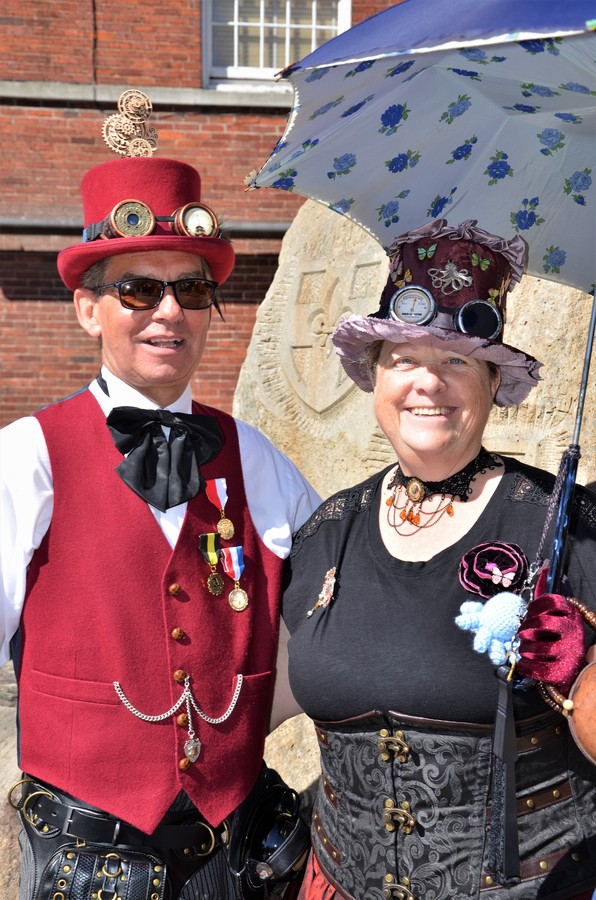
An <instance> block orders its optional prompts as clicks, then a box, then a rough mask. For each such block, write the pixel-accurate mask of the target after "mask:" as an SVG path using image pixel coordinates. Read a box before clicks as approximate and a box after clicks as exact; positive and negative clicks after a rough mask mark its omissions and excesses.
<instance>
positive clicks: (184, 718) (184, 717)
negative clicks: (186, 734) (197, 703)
mask: <svg viewBox="0 0 596 900" xmlns="http://www.w3.org/2000/svg"><path fill="white" fill-rule="evenodd" d="M176 724H178V725H180V727H181V728H186V726H187V725H188V713H180V715H179V716H177V717H176Z"/></svg>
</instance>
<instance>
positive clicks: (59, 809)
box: [21, 782, 227, 856]
mask: <svg viewBox="0 0 596 900" xmlns="http://www.w3.org/2000/svg"><path fill="white" fill-rule="evenodd" d="M28 787H29V790H28V791H27V792H26V796H24V798H23V801H22V806H21V809H22V812H23V815H24V816H25V818H26V819H27V821H28V822H29V824H30V825H32V826H33V827H34V828H35V829H36V830H37V831H38V832H40V831H43V826H44V825H46V826H48V828H50V829H58V830H59V831H60V832H61V833H62V834H64V835H67V836H68V837H72V838H78V839H79V840H83V841H90V842H91V843H96V844H110V845H111V846H116V845H126V846H133V847H140V846H143V847H158V848H161V849H166V848H167V849H172V850H179V849H186V848H188V849H189V850H193V852H194V854H195V855H198V856H209V855H210V854H211V853H212V852H213V850H214V849H215V848H216V846H220V845H221V843H225V841H226V837H227V826H226V825H225V823H224V824H222V826H220V827H219V828H218V829H217V831H216V830H215V829H213V828H212V827H211V825H209V823H208V822H205V821H203V820H202V819H201V818H200V816H199V814H198V813H194V814H193V813H192V812H190V813H189V812H184V813H177V814H172V816H173V817H174V816H175V817H176V818H177V819H179V820H180V819H181V820H182V821H180V822H179V824H178V823H176V822H173V823H162V824H161V825H158V827H157V828H156V829H155V831H154V832H152V833H151V834H145V832H143V831H140V830H139V829H138V828H135V827H134V826H133V825H129V824H128V822H124V821H122V819H115V818H114V817H113V816H109V815H107V814H106V813H102V812H100V811H99V810H98V811H95V810H93V809H85V808H83V807H81V806H76V805H69V804H68V803H64V802H61V801H60V800H58V799H57V798H56V796H55V794H54V793H53V791H52V792H51V791H50V789H49V788H48V787H46V786H45V785H43V784H38V783H36V782H32V783H30V784H29V786H28ZM40 826H41V827H40Z"/></svg>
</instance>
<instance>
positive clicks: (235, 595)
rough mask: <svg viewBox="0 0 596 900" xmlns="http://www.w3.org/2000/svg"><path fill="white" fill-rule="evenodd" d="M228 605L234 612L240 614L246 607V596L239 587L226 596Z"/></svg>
mask: <svg viewBox="0 0 596 900" xmlns="http://www.w3.org/2000/svg"><path fill="white" fill-rule="evenodd" d="M228 603H229V604H230V606H231V607H232V609H234V610H236V612H242V610H243V609H246V607H247V606H248V594H247V593H246V591H245V590H243V589H242V588H241V587H235V588H234V590H233V591H230V593H229V595H228Z"/></svg>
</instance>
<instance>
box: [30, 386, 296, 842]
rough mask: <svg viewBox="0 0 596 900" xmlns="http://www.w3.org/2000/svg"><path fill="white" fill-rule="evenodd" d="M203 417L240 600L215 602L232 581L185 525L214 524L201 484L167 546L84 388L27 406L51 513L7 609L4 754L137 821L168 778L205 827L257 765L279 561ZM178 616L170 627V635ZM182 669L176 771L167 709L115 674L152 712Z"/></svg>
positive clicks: (173, 696)
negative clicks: (235, 552) (20, 589)
mask: <svg viewBox="0 0 596 900" xmlns="http://www.w3.org/2000/svg"><path fill="white" fill-rule="evenodd" d="M193 411H194V412H199V413H208V414H210V415H214V416H215V417H216V418H217V420H218V422H219V424H220V425H221V427H222V430H223V433H224V437H225V441H224V445H223V447H222V449H221V451H220V452H219V454H218V455H217V457H216V458H215V459H214V460H212V461H211V462H210V463H208V464H207V465H204V466H202V467H201V472H202V474H203V476H204V477H205V478H219V477H225V478H226V479H227V489H228V497H229V499H228V502H227V504H226V515H227V517H228V518H230V519H231V520H232V522H233V523H234V527H235V534H234V537H233V538H232V540H231V541H223V540H222V546H229V545H241V546H242V548H243V553H244V562H245V569H244V574H243V575H242V577H241V580H240V586H241V587H243V588H244V589H245V590H246V592H247V594H248V596H249V605H248V608H247V609H245V610H244V611H243V612H236V611H235V610H233V609H232V608H231V607H230V605H229V603H228V599H227V597H228V593H229V592H230V590H231V589H232V588H233V586H234V585H233V582H232V580H231V579H230V578H229V576H227V575H226V574H225V573H224V572H223V569H222V567H221V564H219V565H218V571H219V572H220V574H222V576H223V578H224V581H225V588H224V592H223V593H222V594H221V595H220V596H219V597H216V596H213V595H212V594H210V593H209V591H208V590H207V588H206V579H207V576H208V575H209V574H210V569H209V566H208V564H207V563H206V562H205V560H204V559H203V557H202V555H201V553H200V551H199V535H200V534H202V533H205V532H213V531H215V526H216V523H217V521H218V519H219V512H218V510H216V509H215V507H214V506H212V504H211V503H210V502H209V500H208V498H207V496H206V494H205V493H204V492H203V493H201V494H199V495H198V496H197V497H195V498H194V499H193V500H191V501H190V503H189V504H188V507H187V512H186V516H185V519H184V523H183V525H182V530H181V533H180V537H179V539H178V542H177V544H176V547H175V549H174V550H173V551H172V550H171V548H170V546H169V544H168V543H167V541H166V539H165V537H164V536H163V534H162V532H161V530H160V528H159V526H158V524H157V522H156V521H155V519H154V517H153V515H152V513H151V511H150V510H149V508H148V507H147V504H146V503H145V502H144V501H143V500H141V499H140V498H139V497H137V495H136V494H135V493H134V492H133V491H131V490H130V489H129V488H128V487H126V485H125V484H124V483H123V482H122V481H121V479H120V477H119V476H118V475H117V474H116V472H115V471H114V469H115V467H116V466H117V465H118V464H119V462H120V461H121V460H122V456H121V454H120V453H119V451H118V450H116V448H115V446H114V444H113V442H112V439H111V436H110V433H109V431H108V428H107V426H106V421H105V416H104V415H103V413H102V411H101V409H100V407H99V406H98V404H97V401H96V400H95V398H94V397H93V395H92V394H91V393H90V392H89V391H88V390H85V391H83V392H82V393H79V394H77V395H75V396H74V397H72V398H70V399H68V400H65V401H61V402H59V403H56V404H54V405H52V406H50V407H48V408H47V409H45V410H43V411H41V412H40V413H38V414H37V419H38V420H39V422H40V424H41V427H42V429H43V432H44V435H45V439H46V442H47V446H48V451H49V456H50V462H51V466H52V473H53V479H54V511H53V516H52V522H51V525H50V528H49V531H48V533H47V534H46V536H45V538H44V540H43V542H42V544H41V546H40V548H39V549H38V550H37V551H36V552H35V554H34V557H33V560H32V562H31V565H30V568H29V573H28V585H27V595H26V600H25V606H24V609H23V615H22V620H21V639H22V653H21V664H20V672H19V716H20V765H21V768H22V769H23V771H25V772H28V773H30V774H31V775H33V776H36V777H38V778H41V779H44V780H46V781H48V782H50V783H51V784H53V785H55V786H56V787H57V788H59V789H62V790H64V791H67V792H68V793H70V794H73V795H74V796H75V797H77V798H79V799H81V800H83V801H86V802H87V803H91V804H93V805H95V806H98V807H100V808H101V809H104V810H106V811H108V812H110V813H112V814H113V815H115V816H118V817H119V818H123V819H125V820H126V821H128V822H131V823H132V824H133V825H135V826H136V827H138V828H140V829H142V830H143V831H145V832H151V831H152V830H153V829H154V828H155V827H156V825H157V824H158V823H159V821H160V820H161V818H162V817H163V815H164V813H165V812H166V810H167V809H168V807H169V806H170V804H171V803H172V801H173V800H174V798H175V797H176V796H177V794H178V793H179V791H180V790H181V789H183V790H185V791H186V792H187V794H188V795H189V796H190V797H191V798H192V800H193V801H194V803H195V804H196V805H197V806H198V808H199V809H200V811H201V812H202V814H203V815H204V816H205V817H206V818H207V819H208V820H209V821H210V822H211V823H212V824H218V823H219V822H220V821H221V820H222V819H223V818H225V816H226V815H228V814H229V813H230V812H231V810H233V809H234V808H235V807H236V806H237V805H238V803H239V802H240V801H241V800H243V798H244V797H245V796H246V794H247V793H248V791H249V790H250V788H251V787H252V784H253V783H254V781H255V778H256V775H257V773H258V771H259V767H260V764H261V758H262V753H263V742H264V738H265V734H266V726H267V720H268V716H269V711H270V702H271V693H272V683H273V669H274V665H275V653H276V644H277V637H278V615H279V593H280V580H281V566H282V561H281V560H280V559H279V558H278V557H277V556H275V554H273V553H272V552H271V551H270V550H268V549H267V547H266V546H265V545H264V544H263V542H262V541H261V539H260V537H259V535H258V534H257V532H256V530H255V527H254V525H253V523H252V520H251V517H250V513H249V511H248V508H247V503H246V495H245V492H244V483H243V478H242V469H241V463H240V453H239V447H238V437H237V431H236V426H235V424H234V421H233V419H232V418H231V417H230V416H227V415H225V414H224V413H221V412H219V411H216V410H212V409H209V408H206V407H200V406H198V405H197V404H193ZM176 629H182V631H183V632H184V637H182V638H180V632H179V631H176ZM180 671H182V672H183V673H187V674H188V675H189V676H190V685H191V688H192V692H193V696H194V698H195V699H196V702H197V704H198V706H199V707H200V709H201V710H202V711H203V712H204V713H205V714H206V715H207V716H210V717H213V718H218V717H220V716H222V715H224V714H225V712H226V711H227V710H228V707H229V705H230V702H231V700H232V697H233V695H234V690H235V687H236V683H237V675H238V674H242V675H243V676H244V677H243V683H242V687H241V690H240V695H239V697H238V701H237V703H236V706H235V708H234V710H233V712H232V713H231V715H230V716H229V717H228V718H227V719H226V720H225V721H224V722H222V723H219V724H209V723H207V722H205V721H204V720H203V719H202V718H201V717H200V716H199V715H198V714H197V713H196V712H194V711H193V725H194V730H195V732H196V736H197V737H198V739H199V740H200V741H201V744H202V748H201V752H200V755H199V758H198V760H197V761H196V762H195V763H193V764H192V765H191V766H190V767H189V768H188V769H187V770H186V771H183V770H181V769H180V767H179V761H180V760H182V759H183V758H184V743H185V741H186V740H188V731H187V729H186V727H184V725H183V724H178V721H177V720H178V717H179V716H180V714H181V713H183V712H184V711H185V708H184V707H182V708H180V709H178V711H177V712H175V713H173V714H172V715H170V716H169V717H168V718H167V719H166V720H165V721H161V722H157V723H155V722H147V721H143V720H141V719H139V718H137V717H136V716H135V715H133V714H132V713H131V712H130V711H129V710H128V709H127V708H126V707H125V706H124V704H123V703H122V702H121V700H120V699H119V698H118V696H117V694H116V691H115V689H114V686H113V682H114V681H118V682H120V684H121V687H122V690H123V691H124V693H125V694H126V696H127V698H128V700H129V701H130V702H131V703H132V704H133V705H134V706H135V707H136V709H137V710H139V711H141V712H142V713H144V714H146V715H150V716H155V715H161V714H162V713H164V712H166V711H168V710H170V709H171V708H172V707H173V706H174V705H175V704H176V702H177V701H178V700H179V698H180V696H181V694H182V691H183V688H184V685H183V684H180V683H179V681H177V680H175V677H174V673H177V676H176V677H177V678H179V677H180V675H179V672H180Z"/></svg>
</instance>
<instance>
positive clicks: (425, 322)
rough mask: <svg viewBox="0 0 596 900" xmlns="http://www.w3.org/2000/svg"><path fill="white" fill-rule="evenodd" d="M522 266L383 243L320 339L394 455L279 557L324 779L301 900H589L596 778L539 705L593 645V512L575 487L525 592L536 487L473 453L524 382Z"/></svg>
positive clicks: (430, 235)
mask: <svg viewBox="0 0 596 900" xmlns="http://www.w3.org/2000/svg"><path fill="white" fill-rule="evenodd" d="M524 255H525V245H524V242H523V241H522V240H521V238H519V237H515V238H514V239H513V240H509V241H507V240H503V239H501V238H499V237H496V236H494V235H491V234H488V233H486V232H485V231H482V230H481V229H479V228H477V227H476V223H475V222H472V221H469V222H464V223H463V224H461V225H460V226H459V227H457V228H454V227H450V226H448V225H447V223H446V222H445V221H444V220H438V221H434V222H430V223H428V224H427V225H424V226H423V227H421V228H419V229H416V230H415V231H412V232H410V233H408V234H405V235H402V236H401V237H399V238H398V239H397V240H396V241H395V243H394V245H393V246H392V248H391V251H390V259H391V269H390V278H389V281H388V284H387V286H386V288H385V290H384V292H383V295H382V298H381V305H380V309H379V310H378V311H377V312H375V313H374V314H372V315H369V316H358V315H353V316H350V317H348V318H346V319H345V320H343V321H342V322H341V323H340V324H339V325H338V326H337V328H336V330H335V332H334V334H333V343H334V344H335V347H336V350H337V352H338V354H339V356H340V357H341V361H342V364H343V366H344V368H345V370H346V372H347V373H348V375H349V376H350V377H351V378H352V379H353V380H354V381H355V382H356V384H357V385H358V386H359V387H360V388H362V390H365V391H369V392H372V394H373V400H374V407H375V413H376V416H377V419H378V422H379V425H380V426H381V428H382V429H383V431H384V432H385V434H386V435H387V437H388V439H389V441H390V442H391V445H392V447H393V449H394V451H395V455H396V460H395V462H393V463H392V464H391V465H389V466H387V468H386V469H384V470H383V471H382V472H379V473H378V474H376V475H374V476H373V477H371V478H369V479H367V480H366V481H365V482H363V483H362V484H359V485H356V486H355V487H351V488H349V489H347V490H342V491H340V492H339V493H337V494H335V495H334V496H332V497H330V498H329V499H328V500H327V501H325V502H324V503H323V505H322V506H321V507H320V508H319V509H318V510H317V511H316V512H315V513H314V514H313V516H312V517H311V518H310V519H309V520H308V521H307V522H306V524H305V525H303V526H302V528H301V529H300V531H299V532H298V534H297V535H296V537H295V541H294V546H293V549H292V551H291V554H290V557H289V559H288V561H287V563H286V566H287V569H286V590H285V599H284V611H283V615H284V620H285V622H286V624H287V625H288V628H289V631H290V634H291V640H290V642H289V658H290V662H289V676H290V683H291V688H292V692H293V694H294V697H295V698H296V701H297V704H298V705H299V707H300V708H301V709H303V710H304V711H305V712H307V713H308V715H309V716H311V717H312V718H313V719H314V721H315V728H316V733H317V736H318V740H319V744H320V750H321V765H322V775H321V779H320V782H319V789H318V796H317V799H316V802H315V808H314V813H313V826H312V838H313V852H312V854H311V858H310V863H309V867H308V870H307V875H306V878H305V881H304V883H303V885H302V893H301V898H303V900H306V898H308V900H314V898H316V900H330V898H333V897H347V898H355V900H363V898H366V900H377V898H378V900H380V898H399V900H454V898H470V897H474V898H479V897H483V898H486V900H505V898H507V900H530V898H537V897H541V898H542V897H549V898H555V897H556V898H561V900H563V898H584V897H588V896H591V893H592V890H593V888H594V887H595V886H596V766H595V765H594V760H593V759H590V758H589V756H590V754H589V752H588V751H585V750H584V752H582V751H581V750H580V749H579V748H578V746H577V744H576V742H575V740H574V739H573V733H572V729H570V728H569V727H568V720H567V719H566V718H565V717H564V716H562V715H561V714H560V712H559V711H557V710H556V709H554V708H552V707H554V706H557V704H556V703H555V702H554V701H553V700H552V699H551V697H550V695H549V694H548V693H547V689H546V687H545V683H549V686H550V689H551V690H554V689H555V688H556V689H557V690H558V691H559V696H561V697H563V699H565V698H566V697H567V696H568V694H569V691H570V688H571V685H572V683H573V682H574V681H575V678H576V676H577V674H578V671H579V670H580V669H581V667H582V665H583V664H584V662H585V654H586V650H587V647H588V645H589V644H590V643H593V642H594V639H595V634H594V631H593V630H592V629H591V627H590V620H591V622H592V625H593V624H595V623H596V617H594V615H593V612H591V610H594V609H596V553H595V542H596V504H595V503H594V501H593V499H591V498H590V495H589V494H588V493H587V492H585V491H584V490H583V489H578V490H577V492H576V498H575V501H574V507H573V511H572V514H571V527H570V538H571V540H570V552H569V555H568V561H567V566H566V571H565V580H564V587H562V588H561V594H546V593H545V587H544V581H545V579H544V572H542V574H541V576H540V577H538V575H539V572H540V570H541V565H542V563H543V562H544V560H543V558H542V556H543V551H544V548H548V547H549V546H550V545H551V544H549V539H550V540H551V542H552V536H550V532H549V529H548V528H546V527H545V522H549V521H551V520H552V517H551V516H548V515H547V512H548V510H549V500H550V497H551V495H552V493H553V485H554V481H555V479H554V477H553V476H551V475H550V474H548V473H547V472H544V471H541V470H539V469H536V468H533V467H531V466H528V465H526V464H524V463H521V462H518V461H516V460H514V459H510V458H503V457H500V456H498V455H496V454H494V453H491V452H489V451H488V450H486V449H485V448H484V447H483V435H484V431H485V427H486V424H487V421H488V417H489V414H490V411H491V408H492V405H493V403H495V404H497V405H498V406H505V407H507V406H513V405H515V404H518V403H520V402H521V401H523V400H524V399H525V397H526V396H527V395H528V393H529V392H530V390H531V389H532V388H533V387H534V385H535V384H536V383H537V381H538V369H539V367H540V363H538V362H537V361H536V360H535V359H533V358H532V357H531V356H528V355H527V354H526V353H524V352H522V351H521V350H517V349H516V348H514V347H511V346H508V345H507V344H505V343H503V340H502V338H503V323H504V321H505V301H506V296H507V293H508V291H509V290H510V288H511V287H512V286H513V285H514V284H515V283H516V282H518V281H519V280H520V278H521V275H522V271H523V262H524ZM563 594H565V595H568V596H569V597H573V598H574V599H573V600H571V599H568V597H567V596H563ZM579 597H581V602H580V601H579V600H577V599H576V598H579ZM530 598H532V599H530ZM528 602H529V606H528ZM536 604H538V606H536ZM553 623H554V624H553ZM545 697H546V698H547V699H548V700H550V703H551V705H550V706H549V705H547V704H546V703H545V702H544V698H545ZM297 708H298V707H296V708H295V709H294V712H295V711H296V709H297ZM508 708H509V712H508ZM498 709H499V711H498ZM495 722H497V723H498V725H499V727H497V728H496V727H495ZM501 726H503V727H501ZM512 791H513V793H512Z"/></svg>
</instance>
